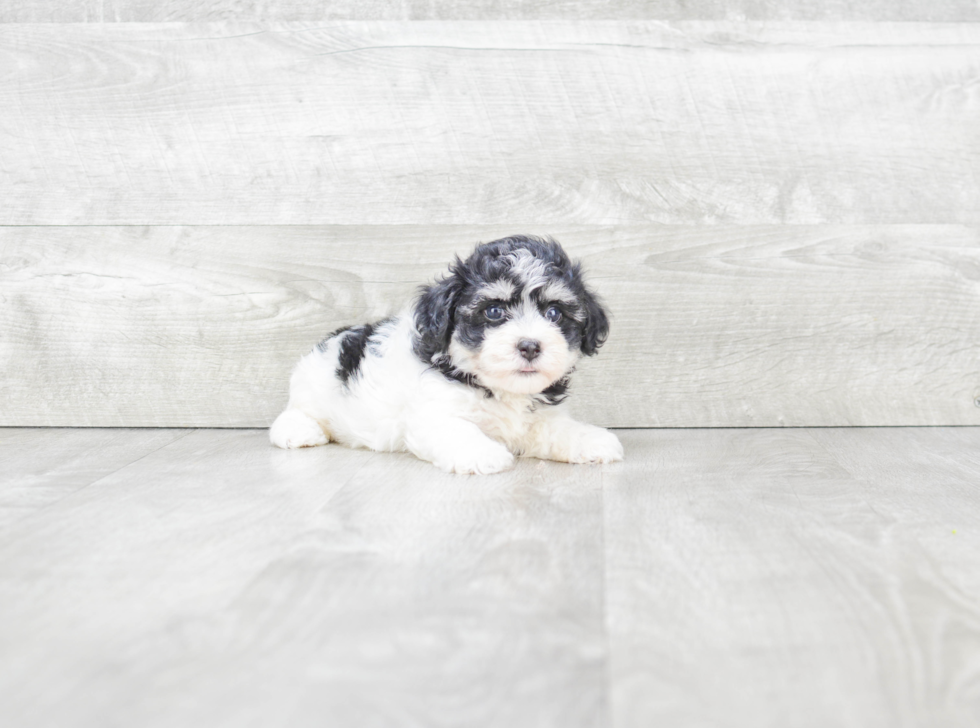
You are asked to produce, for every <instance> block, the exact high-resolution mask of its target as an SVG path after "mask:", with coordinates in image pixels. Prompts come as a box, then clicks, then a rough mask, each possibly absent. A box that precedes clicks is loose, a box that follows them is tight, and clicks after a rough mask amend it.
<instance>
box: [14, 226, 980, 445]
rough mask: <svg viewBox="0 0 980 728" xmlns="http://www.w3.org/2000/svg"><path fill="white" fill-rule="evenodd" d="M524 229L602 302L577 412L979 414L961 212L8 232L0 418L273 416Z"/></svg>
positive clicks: (979, 379) (970, 256)
mask: <svg viewBox="0 0 980 728" xmlns="http://www.w3.org/2000/svg"><path fill="white" fill-rule="evenodd" d="M514 232H527V233H537V234H552V235H555V236H556V237H557V238H558V239H559V240H560V241H562V242H563V243H564V244H565V246H566V248H567V249H568V251H569V252H570V254H571V255H572V256H573V257H576V258H581V259H582V260H583V262H584V265H585V270H586V271H587V273H588V274H589V279H590V280H591V281H592V283H593V285H594V286H595V288H596V289H597V290H598V291H599V293H600V294H601V295H602V296H603V297H604V299H605V300H606V302H607V305H608V308H609V310H610V312H611V315H612V334H611V336H610V339H609V342H608V343H607V345H606V346H605V348H604V349H603V350H602V352H601V353H600V354H599V356H597V357H595V358H592V359H588V360H586V361H584V362H583V363H582V364H581V365H580V367H579V372H578V373H577V374H576V376H575V378H574V381H573V396H572V398H571V399H570V401H569V406H570V408H571V409H572V411H573V412H575V413H577V414H578V415H579V416H581V417H583V418H587V419H589V420H591V421H594V422H596V423H598V424H604V425H608V426H618V427H631V426H632V427H637V426H642V427H649V426H659V427H664V426H668V427H692V426H711V427H717V426H780V425H793V426H806V425H810V426H818V425H819V426H826V425H876V424H887V425H910V424H923V425H924V424H928V425H940V424H956V425H966V424H980V407H977V406H975V405H974V400H975V399H977V398H980V371H978V366H977V362H978V361H980V317H978V315H977V311H978V310H980V309H978V302H980V239H978V232H977V230H976V229H975V228H966V227H959V226H866V227H861V226H842V227H827V226H816V227H808V226H763V227H745V226H711V227H699V226H690V227H687V226H672V227H662V226H635V227H615V228H593V227H551V226H549V227H542V228H534V227H532V228H523V229H517V230H515V229H514V228H504V227H473V226H470V227H463V226H460V227H428V226H420V227H415V226H407V227H390V226H365V227H299V226H293V227H147V228H140V227H113V228H102V227H88V228H63V227H48V228H37V227H35V228H0V297H2V303H3V305H2V307H0V369H2V370H3V371H4V372H5V376H4V379H3V380H2V382H0V413H2V418H3V419H2V423H3V424H6V425H71V426H155V427H166V426H170V427H192V426H231V427H234V426H266V425H268V424H269V423H270V422H271V421H272V419H273V418H274V417H275V416H276V415H277V414H278V412H279V411H280V410H281V408H282V407H283V406H284V403H285V401H286V387H287V382H288V376H289V372H290V371H291V369H292V367H293V365H294V364H295V362H296V361H297V360H298V358H299V356H301V355H302V354H304V353H306V352H307V351H309V349H310V347H312V346H313V344H314V343H315V342H317V341H319V340H320V338H322V336H323V335H324V334H325V333H326V332H328V331H331V330H333V329H334V328H336V327H338V326H340V325H346V324H351V323H357V322H364V321H370V320H377V319H379V318H382V317H384V316H386V315H388V314H390V313H394V312H397V311H398V310H400V308H401V307H402V306H403V305H404V304H405V303H406V302H408V301H409V300H410V299H411V297H412V296H413V295H414V292H415V290H416V287H417V286H418V285H419V284H421V283H424V282H426V281H431V280H433V279H434V278H435V277H436V276H437V275H439V274H441V273H443V272H445V270H446V267H447V265H448V262H449V260H451V258H452V255H453V254H454V253H459V254H461V255H464V256H465V255H466V254H467V253H468V252H469V251H470V250H471V249H472V247H473V245H475V244H476V243H477V242H478V241H481V240H483V241H486V240H492V239H494V238H496V237H500V236H502V235H505V234H509V233H514Z"/></svg>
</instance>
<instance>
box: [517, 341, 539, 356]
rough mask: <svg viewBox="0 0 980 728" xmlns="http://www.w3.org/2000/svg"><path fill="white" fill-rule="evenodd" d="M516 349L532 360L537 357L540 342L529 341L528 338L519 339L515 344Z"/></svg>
mask: <svg viewBox="0 0 980 728" xmlns="http://www.w3.org/2000/svg"><path fill="white" fill-rule="evenodd" d="M517 350H518V351H519V352H521V356H523V357H524V358H525V359H527V360H528V361H534V360H535V359H537V358H538V354H540V353H541V343H540V342H538V341H531V340H530V339H521V340H520V342H518V344H517Z"/></svg>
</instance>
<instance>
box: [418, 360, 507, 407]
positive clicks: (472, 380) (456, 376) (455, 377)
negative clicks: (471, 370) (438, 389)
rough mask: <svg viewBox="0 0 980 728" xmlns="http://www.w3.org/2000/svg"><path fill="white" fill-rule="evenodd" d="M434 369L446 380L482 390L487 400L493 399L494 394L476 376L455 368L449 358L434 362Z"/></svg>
mask: <svg viewBox="0 0 980 728" xmlns="http://www.w3.org/2000/svg"><path fill="white" fill-rule="evenodd" d="M432 368H433V369H435V370H436V371H437V372H439V373H440V374H442V376H444V377H445V378H446V379H449V380H452V381H454V382H459V383H460V384H465V385H466V386H467V387H473V388H474V389H482V390H483V396H484V397H485V398H486V399H489V398H490V397H493V392H491V391H490V390H489V389H487V388H486V387H484V386H483V385H482V384H480V383H479V382H477V381H476V377H475V376H473V375H472V374H467V373H466V372H461V371H459V369H457V368H456V367H454V366H453V363H452V361H450V359H449V357H448V356H440V357H438V358H437V359H436V360H435V361H433V362H432Z"/></svg>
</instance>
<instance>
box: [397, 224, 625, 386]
mask: <svg viewBox="0 0 980 728" xmlns="http://www.w3.org/2000/svg"><path fill="white" fill-rule="evenodd" d="M415 326H416V330H417V338H416V341H415V349H416V353H417V354H418V355H419V357H421V359H422V360H423V361H425V362H429V363H432V364H435V365H437V366H439V367H440V368H442V369H443V370H444V371H447V370H448V371H451V372H453V373H454V374H458V375H462V376H463V377H465V378H466V379H467V381H473V382H475V383H476V384H479V385H480V386H482V387H485V388H486V389H489V390H491V391H503V392H514V393H520V394H537V393H540V392H543V391H545V390H547V389H548V388H549V387H552V385H555V384H556V383H557V382H560V381H561V380H562V379H563V378H564V377H565V376H566V375H567V374H568V373H569V372H570V371H571V370H572V368H573V367H574V366H575V363H576V362H577V361H578V360H579V358H580V357H581V356H582V355H583V354H585V355H588V356H591V355H592V354H595V353H596V351H597V350H598V349H599V347H600V346H602V344H603V342H604V341H605V340H606V336H607V334H608V333H609V321H608V319H607V317H606V313H605V311H603V309H602V306H601V305H600V304H599V301H598V299H597V298H596V296H595V294H594V293H592V291H590V290H589V289H588V288H587V287H586V286H585V284H584V282H583V281H582V275H581V269H580V265H579V264H578V263H573V262H572V261H571V260H569V258H568V256H567V255H566V254H565V251H564V250H562V247H561V246H560V245H559V244H558V243H556V242H555V241H554V240H544V239H541V238H533V237H528V236H523V235H516V236H513V237H509V238H502V239H500V240H495V241H493V242H491V243H483V244H482V245H479V246H477V248H476V250H474V251H473V254H472V255H470V257H469V258H467V259H466V260H465V261H461V260H460V259H459V258H457V259H456V260H455V262H454V263H453V264H452V265H451V266H450V269H449V275H448V276H447V277H446V278H443V279H442V280H441V281H438V282H436V283H435V284H434V285H431V286H427V287H425V288H423V289H422V291H421V295H420V296H419V299H418V301H417V302H416V306H415Z"/></svg>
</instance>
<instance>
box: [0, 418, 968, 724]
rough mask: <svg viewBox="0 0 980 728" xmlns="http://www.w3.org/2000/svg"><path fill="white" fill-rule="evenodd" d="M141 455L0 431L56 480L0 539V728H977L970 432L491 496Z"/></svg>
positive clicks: (918, 432) (225, 438)
mask: <svg viewBox="0 0 980 728" xmlns="http://www.w3.org/2000/svg"><path fill="white" fill-rule="evenodd" d="M158 434H159V435H161V436H165V437H171V438H172V437H175V436H179V439H177V440H174V441H172V442H171V443H170V444H168V445H166V446H165V447H163V448H160V449H157V450H155V451H153V452H146V446H147V444H148V441H147V440H146V435H147V433H146V432H134V431H131V430H115V431H111V432H107V431H84V432H81V433H80V432H78V431H73V430H46V429H33V430H29V431H24V430H0V438H2V439H3V441H4V442H5V443H7V444H8V445H12V444H15V443H17V444H19V446H20V447H21V448H23V453H24V456H23V457H17V456H14V457H12V458H10V457H7V455H8V454H9V452H10V450H9V449H8V450H5V451H4V455H5V461H4V465H5V468H4V476H5V477H9V478H10V479H11V481H16V480H18V479H22V480H23V482H25V483H27V482H29V481H31V479H32V478H34V477H35V474H36V473H37V466H36V463H34V462H32V460H31V458H30V457H28V454H29V453H30V452H33V453H41V452H44V453H47V454H48V462H49V465H50V470H49V471H48V472H49V475H50V478H49V480H48V481H47V482H46V484H45V487H57V486H59V484H62V485H64V489H65V491H69V490H70V491H71V492H70V493H68V494H67V495H65V497H63V498H61V499H59V500H58V501H57V502H55V503H51V504H50V505H48V506H47V507H46V508H40V509H37V508H35V509H33V510H32V512H31V513H30V514H29V515H26V516H25V517H24V518H22V519H21V520H19V521H18V522H17V523H15V524H12V525H10V526H9V527H5V528H3V529H0V724H3V725H11V726H18V727H20V726H23V727H25V728H28V727H30V728H33V727H34V726H58V728H102V727H103V726H107V725H109V726H113V725H118V726H141V727H145V728H171V727H172V728H186V726H199V725H200V726H214V727H215V728H222V727H223V726H228V727H229V728H230V727H232V726H234V727H235V728H248V727H251V726H256V727H259V726H261V727H262V728H276V727H277V726H283V727H284V728H285V727H288V728H305V726H317V727H320V726H324V725H330V726H333V725H337V726H359V727H360V726H364V727H366V728H373V727H375V726H378V727H381V726H384V727H385V728H388V727H390V726H412V727H413V728H421V727H423V726H424V727H426V728H430V727H431V728H439V727H441V726H459V725H466V726H481V727H482V726H501V727H504V728H541V727H542V726H544V727H548V726H556V727H562V728H565V727H567V728H577V727H578V726H608V727H609V728H629V727H631V726H644V727H646V726H657V725H664V726H690V725H711V726H725V727H726V728H756V727H757V726H777V725H779V726H784V725H789V726H797V727H799V728H809V727H810V726H813V727H814V728H825V726H841V728H851V727H855V728H857V727H860V728H879V727H880V728H918V727H919V726H944V727H948V728H973V727H974V726H976V725H977V723H978V722H980V607H978V604H980V571H978V570H977V568H976V554H977V553H980V490H978V488H977V485H976V484H977V483H978V482H980V428H912V429H900V428H886V429H820V430H806V429H801V430H766V429H752V430H673V431H668V430H646V431H622V432H620V433H619V434H620V436H621V438H622V439H623V442H624V444H625V446H626V460H625V461H624V462H623V463H617V464H614V465H611V466H602V467H587V466H568V465H561V464H557V463H539V462H537V461H532V460H520V461H519V462H518V465H517V467H516V469H515V470H513V471H511V472H509V473H506V474H502V475H495V476H489V477H478V476H450V475H445V474H443V473H440V472H439V471H437V470H435V469H434V468H433V467H432V466H431V465H428V464H426V463H423V462H420V461H418V460H415V459H414V458H412V457H410V456H408V455H401V454H379V453H371V452H366V451H356V450H350V449H347V448H343V447H340V446H336V445H329V446H326V447H321V448H312V449H305V450H297V451H288V452H287V451H281V450H277V449H275V448H273V447H272V446H270V445H269V444H268V441H267V439H266V433H265V432H264V431H242V430H224V431H203V430H197V431H194V432H190V433H186V432H181V433H178V432H173V431H170V432H161V433H158ZM80 438H89V439H88V442H89V444H90V445H91V447H90V448H89V451H88V452H87V453H86V454H85V456H84V459H79V454H80V450H81V445H82V439H80ZM127 442H128V443H129V444H130V445H131V454H130V457H131V462H130V463H128V464H122V463H123V460H122V456H123V454H124V451H125V447H126V444H127ZM76 464H77V466H78V467H77V468H76ZM95 470H101V471H108V470H113V472H108V473H106V474H105V475H104V476H103V477H101V478H99V479H98V480H96V481H95V482H92V483H90V484H89V485H88V486H87V487H85V488H82V489H77V488H74V486H73V484H74V483H76V482H78V479H79V478H80V477H82V476H83V475H85V477H86V478H87V477H89V476H88V475H87V474H86V473H91V472H94V471H95ZM16 497H17V498H19V499H20V500H21V502H22V504H23V505H24V506H25V507H31V506H33V504H34V501H33V500H32V496H31V494H30V492H29V488H26V487H25V488H23V489H21V490H20V491H19V493H18V494H16Z"/></svg>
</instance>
